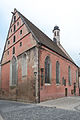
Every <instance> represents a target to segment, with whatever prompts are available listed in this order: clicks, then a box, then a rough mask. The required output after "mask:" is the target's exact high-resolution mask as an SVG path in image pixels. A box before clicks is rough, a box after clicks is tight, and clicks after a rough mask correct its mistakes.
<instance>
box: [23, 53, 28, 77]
mask: <svg viewBox="0 0 80 120" xmlns="http://www.w3.org/2000/svg"><path fill="white" fill-rule="evenodd" d="M26 75H27V61H26V54H24V55H23V56H22V77H25V76H26Z"/></svg>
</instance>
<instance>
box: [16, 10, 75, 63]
mask: <svg viewBox="0 0 80 120" xmlns="http://www.w3.org/2000/svg"><path fill="white" fill-rule="evenodd" d="M18 13H19V14H20V16H21V17H22V18H23V19H24V21H25V23H26V24H27V25H28V27H29V29H30V31H31V32H32V33H33V34H34V35H35V36H36V38H37V40H38V42H39V43H42V44H43V45H45V46H46V47H48V48H49V49H52V50H53V51H54V52H56V53H57V54H59V55H61V56H62V57H64V58H65V59H67V60H69V61H71V62H72V63H73V64H75V63H74V61H73V60H72V58H71V57H70V56H68V55H66V54H65V52H64V51H63V50H62V49H61V48H60V47H59V46H58V45H57V44H56V43H55V42H54V41H52V39H51V38H49V36H47V35H46V34H45V33H44V32H43V31H42V30H40V29H39V28H38V27H37V26H35V25H34V24H33V23H32V22H31V21H29V20H28V19H27V18H26V17H25V16H24V15H22V14H21V13H20V12H19V11H18ZM64 50H65V49H64ZM65 51H66V50H65ZM75 65H76V64H75Z"/></svg>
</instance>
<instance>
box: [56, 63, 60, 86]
mask: <svg viewBox="0 0 80 120" xmlns="http://www.w3.org/2000/svg"><path fill="white" fill-rule="evenodd" d="M59 83H60V64H59V61H57V62H56V84H59Z"/></svg>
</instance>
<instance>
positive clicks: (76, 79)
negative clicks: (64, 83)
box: [76, 70, 78, 83]
mask: <svg viewBox="0 0 80 120" xmlns="http://www.w3.org/2000/svg"><path fill="white" fill-rule="evenodd" d="M76 83H78V71H77V70H76Z"/></svg>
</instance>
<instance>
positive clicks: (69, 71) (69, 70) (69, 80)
mask: <svg viewBox="0 0 80 120" xmlns="http://www.w3.org/2000/svg"><path fill="white" fill-rule="evenodd" d="M68 82H69V85H71V68H70V66H69V67H68Z"/></svg>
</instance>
